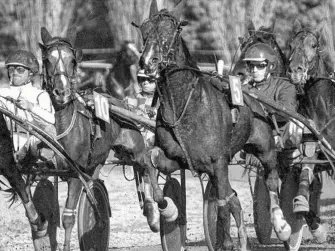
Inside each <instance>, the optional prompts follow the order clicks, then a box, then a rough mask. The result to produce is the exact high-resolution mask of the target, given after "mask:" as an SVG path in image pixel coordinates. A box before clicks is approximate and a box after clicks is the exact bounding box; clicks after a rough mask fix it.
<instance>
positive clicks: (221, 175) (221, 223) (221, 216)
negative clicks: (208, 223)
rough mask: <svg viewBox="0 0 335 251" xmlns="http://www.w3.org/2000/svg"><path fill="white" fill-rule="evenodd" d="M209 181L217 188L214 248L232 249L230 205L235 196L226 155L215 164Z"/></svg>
mask: <svg viewBox="0 0 335 251" xmlns="http://www.w3.org/2000/svg"><path fill="white" fill-rule="evenodd" d="M211 182H212V184H213V185H214V187H216V189H217V196H218V197H217V203H218V218H217V219H218V220H217V232H216V235H217V236H216V240H217V242H216V245H217V246H216V249H217V250H221V249H222V248H223V250H233V248H234V244H233V242H232V239H231V236H230V207H229V202H230V200H231V198H233V197H235V193H234V192H233V190H232V188H231V186H230V183H229V176H228V157H221V158H220V159H219V160H218V162H217V163H216V165H215V168H214V177H212V178H211Z"/></svg>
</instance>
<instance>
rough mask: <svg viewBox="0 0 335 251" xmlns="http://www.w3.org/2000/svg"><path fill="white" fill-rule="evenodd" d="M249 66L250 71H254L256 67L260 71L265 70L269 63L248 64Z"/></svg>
mask: <svg viewBox="0 0 335 251" xmlns="http://www.w3.org/2000/svg"><path fill="white" fill-rule="evenodd" d="M247 66H248V68H249V69H250V70H252V69H254V68H255V67H256V68H257V69H258V70H263V69H265V68H266V67H267V66H268V63H266V62H262V63H251V62H247Z"/></svg>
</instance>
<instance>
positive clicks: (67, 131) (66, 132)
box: [56, 107, 78, 140]
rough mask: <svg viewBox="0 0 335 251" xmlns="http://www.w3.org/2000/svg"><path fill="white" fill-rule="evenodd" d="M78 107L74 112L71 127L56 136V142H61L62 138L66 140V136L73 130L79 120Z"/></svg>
mask: <svg viewBox="0 0 335 251" xmlns="http://www.w3.org/2000/svg"><path fill="white" fill-rule="evenodd" d="M77 112H78V110H77V107H75V110H74V111H73V114H72V119H71V123H70V125H69V127H68V128H67V129H66V130H65V131H64V132H63V133H61V134H58V135H57V136H56V140H60V139H61V138H64V137H65V136H66V135H68V134H69V132H70V131H71V130H72V128H73V126H74V123H75V122H76V119H77Z"/></svg>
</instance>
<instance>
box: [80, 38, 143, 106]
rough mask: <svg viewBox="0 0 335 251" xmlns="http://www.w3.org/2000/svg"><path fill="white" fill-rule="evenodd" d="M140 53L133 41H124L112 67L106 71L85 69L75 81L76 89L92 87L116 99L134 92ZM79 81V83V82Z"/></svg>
mask: <svg viewBox="0 0 335 251" xmlns="http://www.w3.org/2000/svg"><path fill="white" fill-rule="evenodd" d="M139 58H140V53H139V51H138V50H137V48H136V46H135V44H134V43H132V42H130V41H124V43H123V44H122V46H121V49H120V51H118V52H117V57H116V61H115V63H114V66H113V68H112V69H107V70H106V71H101V70H99V71H95V73H92V71H91V72H90V71H87V72H88V74H86V76H85V77H84V78H83V79H80V81H77V83H76V84H77V86H76V88H77V90H78V91H82V90H86V89H94V91H96V92H99V93H107V94H109V95H111V96H113V97H116V98H118V99H121V100H122V99H123V98H124V97H126V96H132V95H133V94H134V91H135V90H134V88H135V86H136V85H137V84H138V83H137V68H138V61H139ZM80 82H81V83H80Z"/></svg>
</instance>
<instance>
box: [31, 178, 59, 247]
mask: <svg viewBox="0 0 335 251" xmlns="http://www.w3.org/2000/svg"><path fill="white" fill-rule="evenodd" d="M32 200H33V203H34V205H35V208H36V210H37V212H38V213H40V214H43V216H44V217H45V219H46V220H47V221H48V235H49V240H50V246H51V250H52V251H55V250H57V228H58V227H59V226H60V217H59V203H58V194H57V192H56V191H55V188H54V186H53V185H52V183H51V182H50V181H49V180H47V179H42V180H41V181H39V183H38V184H37V186H36V188H35V192H34V195H33V198H32ZM34 238H35V237H34V233H33V239H34Z"/></svg>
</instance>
